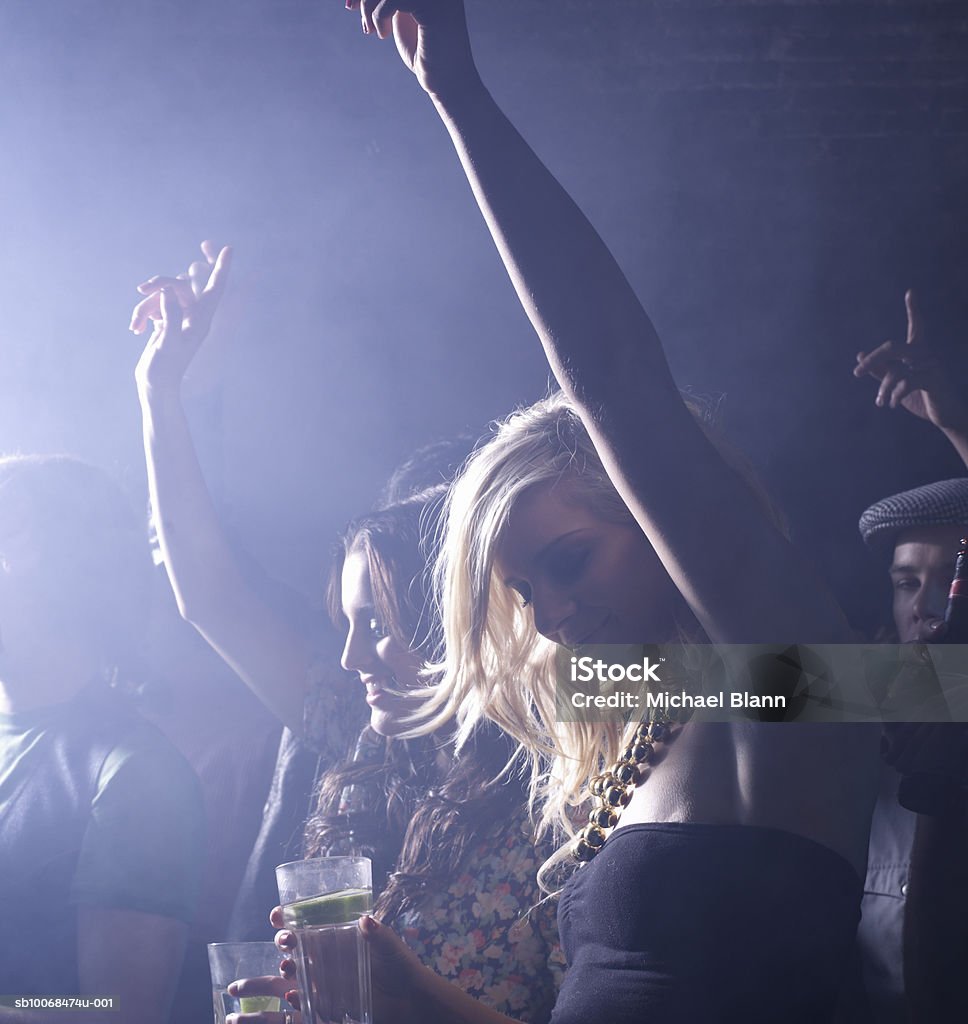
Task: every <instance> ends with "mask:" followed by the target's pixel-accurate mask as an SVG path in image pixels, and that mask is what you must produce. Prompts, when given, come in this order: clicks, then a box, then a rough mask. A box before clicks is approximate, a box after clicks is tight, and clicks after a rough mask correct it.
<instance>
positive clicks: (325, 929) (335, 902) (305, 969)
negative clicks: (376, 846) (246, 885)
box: [276, 857, 373, 1024]
mask: <svg viewBox="0 0 968 1024" xmlns="http://www.w3.org/2000/svg"><path fill="white" fill-rule="evenodd" d="M276 881H277V882H278V884H279V902H280V903H281V904H282V916H283V922H284V924H285V927H286V928H288V929H289V930H290V931H291V932H293V934H294V935H295V936H296V957H295V960H296V972H297V977H298V980H299V995H300V998H301V1000H302V1005H303V1022H304V1024H372V1020H373V1007H372V997H371V993H370V955H369V948H368V947H367V945H366V942H365V940H364V938H363V933H362V932H361V931H360V928H359V923H358V922H359V920H360V917H362V916H363V915H364V914H368V913H369V912H370V910H371V909H372V907H373V882H372V870H371V867H370V862H369V860H368V859H367V858H366V857H318V858H315V859H313V860H301V861H295V862H293V863H291V864H280V865H279V867H277V868H276Z"/></svg>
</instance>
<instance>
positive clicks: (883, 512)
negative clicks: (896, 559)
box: [857, 477, 968, 551]
mask: <svg viewBox="0 0 968 1024" xmlns="http://www.w3.org/2000/svg"><path fill="white" fill-rule="evenodd" d="M912 526H964V527H965V528H966V532H968V478H966V477H959V478H958V479H956V480H938V481H936V482H935V483H933V484H925V485H924V487H915V488H914V489H913V490H911V491H902V492H901V493H900V494H892V495H891V496H890V497H889V498H882V499H881V500H880V501H875V502H874V504H873V505H871V507H870V508H869V509H867V511H866V512H865V513H864V514H863V515H862V516H861V517H860V522H859V523H858V524H857V528H858V529H859V530H860V535H861V537H863V538H864V543H865V544H867V545H868V547H871V548H873V549H874V550H876V551H883V550H884V548H886V547H888V546H889V545H893V543H894V540H895V538H896V537H897V535H898V534H899V533H900V532H901V531H902V530H907V529H909V528H910V527H912Z"/></svg>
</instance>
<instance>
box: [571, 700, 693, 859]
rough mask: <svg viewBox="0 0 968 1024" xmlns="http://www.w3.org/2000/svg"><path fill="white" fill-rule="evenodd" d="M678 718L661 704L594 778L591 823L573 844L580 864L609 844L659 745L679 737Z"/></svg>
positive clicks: (590, 786)
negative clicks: (604, 769)
mask: <svg viewBox="0 0 968 1024" xmlns="http://www.w3.org/2000/svg"><path fill="white" fill-rule="evenodd" d="M678 722H679V718H678V717H676V718H674V717H673V716H672V715H671V714H670V713H669V712H668V711H666V710H665V709H662V708H657V709H656V710H655V711H654V712H653V714H652V715H650V717H649V718H648V719H647V720H646V721H644V722H640V723H639V726H638V728H637V729H636V730H635V736H634V737H633V738H632V741H631V742H630V743H629V744H628V746H627V747H626V748H625V750H624V751H623V752H622V756H621V757H620V758H619V759H618V760H617V761H616V762H615V764H613V765H612V767H611V768H609V769H608V771H607V772H604V773H603V774H601V775H596V776H594V778H592V780H591V783H590V784H589V788H590V790H591V794H592V797H593V798H594V806H593V807H592V809H591V811H590V812H589V814H588V824H587V825H586V826H585V827H584V828H583V829H581V831H579V833H578V835H576V836H575V840H574V843H573V845H572V848H571V853H572V856H573V857H574V858H575V860H577V861H578V862H579V864H587V863H588V861H590V860H591V859H592V858H593V857H594V856H595V855H596V854H597V853H598V851H599V850H601V848H602V847H603V846H604V845H605V840H606V839H607V838H608V834H607V833H608V832H610V831H611V830H612V829H613V828H615V826H616V825H617V824H618V819H619V816H620V815H621V813H622V811H623V810H624V809H625V807H626V806H627V805H628V802H629V801H630V800H631V799H632V793H633V791H634V790H635V787H636V786H638V785H639V784H640V783H642V782H644V781H645V779H646V773H647V771H648V767H649V765H650V764H652V762H653V760H654V759H655V753H656V746H657V745H658V744H668V743H670V742H671V741H672V740H673V739H675V737H676V734H677V732H678V729H676V728H675V726H676V725H677V723H678Z"/></svg>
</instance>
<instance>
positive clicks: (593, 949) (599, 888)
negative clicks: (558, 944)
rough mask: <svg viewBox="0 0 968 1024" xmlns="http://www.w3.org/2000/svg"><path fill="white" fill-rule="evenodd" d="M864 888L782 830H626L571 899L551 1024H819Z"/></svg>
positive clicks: (583, 872) (570, 889) (824, 852)
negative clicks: (563, 967) (564, 967)
mask: <svg viewBox="0 0 968 1024" xmlns="http://www.w3.org/2000/svg"><path fill="white" fill-rule="evenodd" d="M862 890H863V886H862V883H861V880H860V879H859V878H858V876H857V874H856V872H855V871H854V869H853V868H852V867H851V866H850V864H848V863H847V861H846V860H844V859H843V858H842V857H840V856H839V855H838V854H836V853H834V852H833V851H832V850H830V849H828V848H827V847H825V846H822V845H820V844H819V843H815V842H813V841H811V840H809V839H805V838H804V837H802V836H798V835H794V834H793V833H790V832H783V831H780V830H777V829H766V828H751V827H747V826H741V825H695V824H636V825H627V826H625V827H624V828H620V829H618V830H617V831H616V832H615V833H614V834H613V835H612V837H611V838H610V839H609V840H608V842H607V843H606V844H605V847H604V848H603V850H602V851H601V853H599V854H598V856H597V857H596V858H595V859H594V860H593V861H591V862H590V863H589V864H586V865H585V866H584V867H582V868H580V869H579V870H578V871H577V872H576V873H575V876H574V877H573V878H572V879H570V880H569V882H568V884H567V885H566V886H565V889H564V891H563V893H562V895H561V900H560V905H559V909H558V926H559V930H560V933H561V941H562V946H563V948H564V951H565V955H566V956H567V958H568V964H569V968H568V971H567V973H566V975H565V981H564V984H563V986H562V989H561V993H560V995H559V998H558V1002H557V1003H556V1005H555V1011H554V1014H553V1015H552V1024H645V1022H646V1021H648V1022H650V1024H651V1022H653V1021H654V1022H655V1024H687V1022H688V1024H715V1022H729V1024H731V1022H734V1021H735V1022H737V1024H778V1022H783V1024H800V1022H803V1024H807V1022H809V1024H818V1022H822V1021H826V1020H829V1019H830V1018H831V1015H832V1014H833V1012H834V1007H835V1005H836V1003H837V998H838V994H839V992H840V990H841V987H842V986H843V984H844V982H845V974H846V973H847V972H848V970H849V965H851V964H852V963H853V943H854V933H855V931H856V928H857V923H858V921H859V919H860V900H861V894H862Z"/></svg>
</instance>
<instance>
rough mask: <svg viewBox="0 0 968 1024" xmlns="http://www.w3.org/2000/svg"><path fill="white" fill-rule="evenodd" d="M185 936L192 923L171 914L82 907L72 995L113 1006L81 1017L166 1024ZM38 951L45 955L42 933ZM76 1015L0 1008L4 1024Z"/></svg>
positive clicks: (47, 1022) (51, 1022)
mask: <svg viewBox="0 0 968 1024" xmlns="http://www.w3.org/2000/svg"><path fill="white" fill-rule="evenodd" d="M187 938H188V925H186V924H183V923H182V922H181V921H175V920H173V919H172V918H167V917H159V916H157V915H155V914H142V913H139V912H137V911H133V910H112V909H110V908H107V907H95V906H79V907H78V908H77V966H78V980H79V985H78V989H79V991H78V992H76V993H70V994H71V995H77V996H81V997H89V998H95V997H102V996H109V997H113V998H114V1000H115V1008H114V1009H112V1010H104V1011H101V1010H97V1009H85V1010H84V1011H83V1013H81V1016H82V1017H83V1019H84V1020H85V1021H88V1022H89V1024H127V1022H131V1024H134V1022H135V1021H136V1022H137V1024H167V1021H168V1015H169V1012H170V1009H171V1003H172V999H173V998H174V994H175V986H176V985H177V982H178V977H179V974H180V973H181V967H182V960H183V959H184V955H185V942H186V940H187ZM37 955H38V956H43V955H44V954H43V940H42V937H41V941H40V944H39V945H38V947H37ZM11 994H13V993H11ZM76 1013H77V1011H70V1012H69V1011H64V1010H60V1011H57V1010H49V1011H45V1010H43V1009H39V1010H17V1009H7V1008H0V1024H57V1022H60V1024H63V1021H64V1020H65V1019H69V1018H71V1017H75V1016H76Z"/></svg>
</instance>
